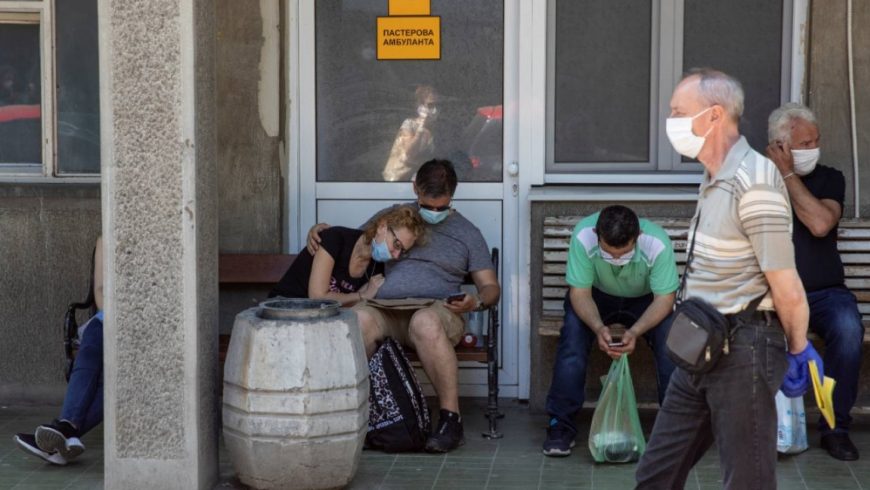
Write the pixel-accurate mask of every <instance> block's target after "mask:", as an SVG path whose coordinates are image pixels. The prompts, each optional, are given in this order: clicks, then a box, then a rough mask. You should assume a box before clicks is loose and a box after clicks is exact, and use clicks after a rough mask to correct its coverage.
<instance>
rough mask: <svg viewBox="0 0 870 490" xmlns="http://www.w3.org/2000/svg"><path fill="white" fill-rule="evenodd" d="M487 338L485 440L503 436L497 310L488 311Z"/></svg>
mask: <svg viewBox="0 0 870 490" xmlns="http://www.w3.org/2000/svg"><path fill="white" fill-rule="evenodd" d="M488 337H489V338H488V339H487V342H486V371H487V372H486V375H487V376H486V378H487V385H488V386H489V393H488V396H487V404H486V418H487V419H489V431H488V432H484V433H483V437H485V438H487V439H501V438H502V437H504V435H503V434H502V433H501V432H499V431H498V419H501V418H504V414H503V413H501V412H500V411H499V410H498V308H495V307H493V308H491V309H490V311H489V336H488Z"/></svg>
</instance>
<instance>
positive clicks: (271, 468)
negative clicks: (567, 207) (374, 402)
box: [223, 299, 369, 489]
mask: <svg viewBox="0 0 870 490" xmlns="http://www.w3.org/2000/svg"><path fill="white" fill-rule="evenodd" d="M368 376H369V370H368V363H367V361H366V355H365V349H364V347H363V341H362V335H361V333H360V331H359V328H358V327H357V322H356V315H355V314H354V313H353V312H352V311H350V310H344V309H340V308H339V304H338V302H336V301H332V300H307V299H289V300H274V301H267V302H265V303H262V304H261V305H260V307H259V308H250V309H248V310H245V311H243V312H241V313H239V314H238V315H237V316H236V321H235V324H234V325H233V335H232V337H231V339H230V346H229V351H228V352H227V358H226V363H225V364H224V393H223V431H224V441H225V443H226V447H227V451H228V452H229V455H230V459H231V460H232V462H233V466H234V467H235V470H236V473H237V474H238V476H239V479H240V480H241V481H242V483H244V484H246V485H248V486H250V487H253V488H261V489H265V488H274V489H303V488H305V489H314V488H336V487H342V486H345V485H347V484H348V483H350V481H351V479H352V478H353V475H354V473H356V469H357V466H358V464H359V459H360V452H361V451H362V447H363V442H364V440H365V434H366V429H367V426H368V397H369V380H368Z"/></svg>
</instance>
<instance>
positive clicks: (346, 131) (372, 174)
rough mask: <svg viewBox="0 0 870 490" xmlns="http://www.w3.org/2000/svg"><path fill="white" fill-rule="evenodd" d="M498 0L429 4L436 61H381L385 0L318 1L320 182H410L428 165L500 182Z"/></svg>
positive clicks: (501, 70)
mask: <svg viewBox="0 0 870 490" xmlns="http://www.w3.org/2000/svg"><path fill="white" fill-rule="evenodd" d="M503 10H504V9H503V2H502V1H501V0H474V1H469V0H432V2H431V15H432V16H439V17H440V19H441V20H440V25H441V58H440V59H439V60H378V59H377V46H376V43H377V36H376V34H377V17H379V16H386V15H387V14H388V12H387V2H386V1H383V0H356V1H348V0H344V1H343V0H318V1H317V2H316V4H315V22H316V24H315V30H316V34H315V35H316V56H317V59H316V66H317V68H316V70H317V71H316V85H317V103H316V113H317V180H318V181H319V182H379V181H380V182H383V181H408V180H410V179H411V177H412V175H413V174H414V172H415V171H416V169H417V168H418V167H419V166H420V165H421V164H422V163H423V162H424V161H426V160H428V159H431V158H447V159H450V160H452V161H453V162H454V164H455V165H456V169H457V173H458V174H459V177H460V180H464V181H477V182H483V181H490V182H498V181H501V179H502V138H503V130H502V98H503V77H504V63H503V49H504V39H503V32H504V19H503Z"/></svg>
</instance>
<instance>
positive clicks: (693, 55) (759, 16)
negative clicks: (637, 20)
mask: <svg viewBox="0 0 870 490" xmlns="http://www.w3.org/2000/svg"><path fill="white" fill-rule="evenodd" d="M685 9H686V10H685V20H684V22H683V29H684V34H683V68H684V70H688V69H690V68H694V67H701V66H709V67H712V68H716V69H718V70H722V71H724V72H725V73H728V74H729V75H732V76H734V77H736V78H737V79H738V80H740V83H741V84H743V91H744V93H745V96H746V99H745V104H744V106H745V109H744V111H743V117H742V118H740V132H741V133H742V134H744V135H745V136H746V139H747V140H748V141H749V144H750V145H751V146H752V147H753V148H757V149H763V148H764V147H765V146H767V116H768V115H770V113H771V112H772V111H773V110H774V109H776V108H777V107H779V105H780V90H781V83H780V79H781V70H782V68H781V63H782V62H781V58H782V2H781V1H779V2H758V1H756V0H729V1H727V2H686V6H685ZM710 19H716V22H711V21H710ZM711 40H719V41H718V42H711Z"/></svg>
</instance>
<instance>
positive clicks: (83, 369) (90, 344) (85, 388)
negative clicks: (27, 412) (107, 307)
mask: <svg viewBox="0 0 870 490" xmlns="http://www.w3.org/2000/svg"><path fill="white" fill-rule="evenodd" d="M93 284H94V303H95V304H96V308H97V313H96V314H95V315H94V316H93V317H91V318H90V319H89V320H88V321H87V322H86V323H85V324H84V325H82V326H81V328H80V329H79V338H80V339H81V341H80V344H79V350H78V354H77V355H76V358H75V361H74V363H73V368H72V372H71V374H70V378H69V385H68V386H67V389H66V396H65V397H64V401H63V408H62V409H61V413H60V416H59V417H58V418H56V419H54V420H53V421H51V422H50V423H47V424H43V425H40V426H39V427H37V428H36V431H35V433H33V434H30V433H19V434H16V435H15V436H14V437H13V439H14V440H15V443H16V444H17V445H18V447H19V448H21V449H22V450H23V451H24V452H26V453H27V454H30V455H32V456H36V457H38V458H40V459H42V460H44V461H46V462H48V463H51V464H55V465H61V466H63V465H66V464H67V463H68V462H69V461H71V460H73V459H74V458H76V457H78V456H80V455H81V454H82V453H83V452H84V450H85V445H84V444H83V443H82V441H81V437H83V436H84V435H85V434H87V433H88V432H90V430H91V429H93V428H94V427H96V426H98V425H100V423H102V421H103V240H102V237H98V238H97V243H96V246H95V249H94V270H93Z"/></svg>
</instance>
